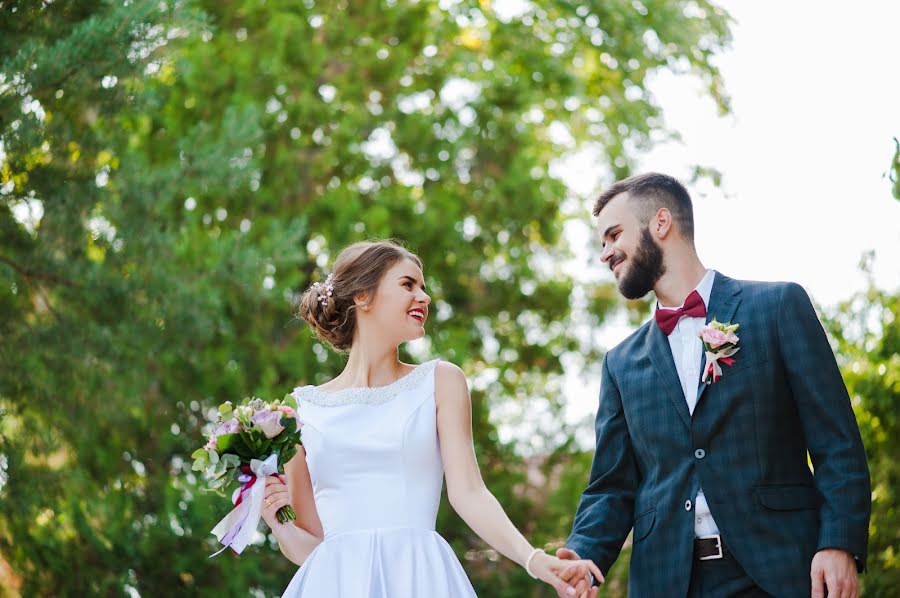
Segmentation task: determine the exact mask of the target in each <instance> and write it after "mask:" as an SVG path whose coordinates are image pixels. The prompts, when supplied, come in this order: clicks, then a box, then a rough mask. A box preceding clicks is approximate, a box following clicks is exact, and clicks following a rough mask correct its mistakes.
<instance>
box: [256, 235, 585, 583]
mask: <svg viewBox="0 0 900 598" xmlns="http://www.w3.org/2000/svg"><path fill="white" fill-rule="evenodd" d="M430 302H431V298H430V297H429V296H428V294H427V293H426V291H425V283H424V276H423V274H422V262H421V260H420V259H419V258H418V257H417V256H416V255H414V254H412V253H410V252H409V251H407V250H406V249H404V248H403V247H401V246H399V245H397V244H395V243H393V242H390V241H380V242H366V243H357V244H355V245H351V246H350V247H348V248H346V249H345V250H344V251H343V252H341V254H340V255H339V256H338V258H337V260H336V261H335V264H334V272H333V274H332V275H331V276H329V277H328V279H327V280H326V281H325V282H324V283H314V284H313V285H312V287H310V288H309V289H308V290H307V291H306V293H304V295H303V297H302V299H301V303H300V308H299V315H300V316H301V317H302V318H303V319H304V320H306V322H307V323H308V324H309V325H310V327H311V328H312V329H313V331H314V332H315V334H316V335H317V336H318V337H319V338H320V339H321V340H323V341H325V342H326V343H328V344H329V345H330V346H331V347H333V348H334V349H335V350H337V351H342V352H349V358H348V360H347V365H346V366H345V368H344V370H343V372H341V373H340V374H339V375H338V376H337V377H336V378H334V379H333V380H331V381H330V382H328V383H326V384H323V385H322V386H318V387H315V386H303V387H298V388H296V389H294V392H293V395H294V397H296V399H297V402H298V405H299V411H298V413H299V417H300V419H301V420H302V421H303V423H304V428H303V447H301V450H299V451H298V453H297V456H296V457H295V458H294V459H292V460H291V461H290V462H288V463H287V464H286V466H285V473H286V476H285V477H282V478H279V477H276V476H271V477H269V478H267V482H266V498H265V505H264V507H263V518H264V519H265V520H266V523H268V524H269V527H270V528H271V529H272V532H273V533H274V534H275V537H276V538H277V539H278V544H279V546H280V548H281V552H282V553H283V554H284V555H285V556H286V557H287V558H288V559H290V560H291V561H292V562H294V563H296V564H298V565H300V569H299V570H298V571H297V573H296V575H295V576H294V578H293V579H292V580H291V583H290V585H288V587H287V589H286V590H285V591H284V593H283V597H284V598H321V597H322V596H336V597H341V598H414V597H421V596H427V597H428V598H460V597H473V596H475V592H474V590H473V589H472V584H471V583H470V582H469V579H468V578H467V577H466V574H465V572H464V571H463V568H462V566H461V565H460V563H459V561H458V560H457V558H456V555H455V554H454V553H453V551H452V550H451V548H450V546H449V545H448V544H447V542H446V541H445V540H444V539H443V538H442V537H441V536H440V535H438V534H437V533H436V532H435V531H434V528H435V519H436V517H437V511H438V505H439V503H440V493H441V487H442V484H443V479H444V477H446V480H447V495H448V497H449V499H450V504H451V505H452V506H453V508H454V509H455V510H456V512H457V513H459V515H460V516H461V517H462V519H463V520H464V521H465V522H466V523H467V524H468V525H469V526H470V527H471V528H472V530H474V531H475V532H476V533H477V534H478V535H479V536H480V537H481V538H482V539H483V540H484V541H485V542H487V543H488V544H490V545H491V546H492V547H493V548H495V549H496V550H497V551H498V552H500V553H501V554H503V555H504V556H506V557H507V558H510V559H512V560H513V561H515V562H516V563H518V564H519V565H521V566H523V567H525V569H526V571H528V573H529V574H530V575H531V576H532V577H534V578H536V579H541V580H543V581H545V582H547V583H549V584H551V585H553V587H554V588H555V589H556V591H557V592H558V593H559V594H560V595H570V596H574V593H575V590H574V587H572V586H574V584H575V583H576V582H577V581H578V579H580V578H581V577H584V576H587V575H589V573H592V574H593V575H594V576H596V577H597V578H598V579H602V576H601V575H600V571H599V569H597V567H596V565H594V563H592V562H591V561H580V562H578V563H576V565H575V566H576V567H577V568H578V572H577V573H576V574H574V578H572V575H573V571H572V570H571V569H570V567H571V566H572V561H562V560H559V559H557V558H556V557H553V556H550V555H548V554H546V553H545V552H544V551H543V550H541V549H540V548H534V547H533V546H532V545H531V544H530V543H529V542H528V541H527V540H526V539H525V538H524V537H523V536H522V534H521V533H519V531H518V530H517V529H516V528H515V526H513V524H512V523H511V522H510V520H509V518H508V517H507V515H506V513H505V512H504V511H503V507H501V506H500V504H499V503H498V502H497V499H496V498H494V496H493V495H492V494H491V492H490V491H489V490H488V489H487V487H486V486H485V484H484V482H483V481H482V479H481V473H480V472H479V470H478V463H477V462H476V459H475V451H474V446H473V442H472V421H471V405H470V398H469V392H468V387H467V384H466V378H465V376H464V374H463V373H462V371H461V370H460V369H459V368H458V367H456V366H455V365H453V364H450V363H447V362H444V361H440V360H433V361H429V362H427V363H424V364H421V365H418V366H413V365H408V364H405V363H402V362H400V361H399V359H398V357H397V349H398V346H399V345H400V344H401V343H403V342H406V341H410V340H413V339H416V338H420V337H422V336H424V334H425V328H424V325H425V320H426V319H427V317H428V306H429V303H430ZM287 504H293V506H294V510H295V511H296V512H297V514H298V515H297V519H296V520H295V521H294V522H293V524H281V523H279V522H278V520H277V519H276V517H275V513H276V511H277V510H278V509H279V508H281V507H282V506H284V505H287ZM561 575H562V576H565V577H566V579H570V578H572V581H571V582H570V583H571V584H572V586H570V585H569V584H568V583H566V582H565V581H563V579H562V577H561Z"/></svg>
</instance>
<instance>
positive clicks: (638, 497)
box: [566, 272, 871, 598]
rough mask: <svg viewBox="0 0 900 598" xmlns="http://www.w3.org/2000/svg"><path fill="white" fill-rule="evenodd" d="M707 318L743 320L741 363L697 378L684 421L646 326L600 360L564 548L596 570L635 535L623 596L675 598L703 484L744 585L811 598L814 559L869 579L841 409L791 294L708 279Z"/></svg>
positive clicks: (816, 336)
mask: <svg viewBox="0 0 900 598" xmlns="http://www.w3.org/2000/svg"><path fill="white" fill-rule="evenodd" d="M707 313H708V315H707V319H708V320H712V319H713V318H716V319H717V320H718V321H719V322H732V323H737V324H740V329H739V330H738V336H739V337H740V343H739V346H740V351H738V353H737V354H736V355H735V361H736V363H735V364H734V365H733V366H730V367H729V366H724V365H723V366H722V369H723V376H722V378H721V379H720V380H719V381H718V382H716V383H715V384H712V385H711V386H706V385H705V384H700V383H699V380H698V392H699V393H700V396H699V399H698V402H697V406H696V407H695V409H694V413H693V416H692V415H691V414H690V413H689V412H688V407H687V403H686V402H685V399H684V395H683V391H682V390H681V384H680V382H679V379H678V373H677V371H676V369H675V363H674V361H673V359H672V353H671V350H670V348H669V344H668V339H667V338H666V336H665V334H664V333H663V332H662V331H661V330H660V328H659V326H657V325H656V323H655V322H654V321H652V320H651V321H650V322H647V323H646V324H644V325H643V326H642V327H641V328H640V329H638V330H637V331H636V332H634V333H633V334H632V335H631V336H629V337H628V338H627V339H626V340H625V341H623V342H622V343H620V344H619V345H618V346H616V347H615V348H613V349H612V350H610V351H609V352H608V353H607V354H606V357H605V358H604V360H603V373H602V380H601V390H600V406H599V409H598V411H597V420H596V432H597V449H596V452H595V454H594V461H593V465H592V468H591V476H590V482H589V485H588V487H587V489H586V490H585V491H584V493H583V494H582V497H581V503H580V505H579V507H578V511H577V513H576V515H575V523H574V527H573V530H572V534H571V535H570V537H569V539H568V540H567V542H566V545H567V546H568V547H569V548H571V549H573V550H575V551H576V552H577V553H578V554H579V555H580V556H581V557H582V558H588V559H592V560H593V561H594V562H595V563H597V565H598V566H599V567H600V569H601V570H602V571H604V572H607V571H608V570H609V568H610V566H611V565H612V563H613V562H614V561H615V560H616V558H617V557H618V555H619V552H620V550H621V548H622V544H623V542H624V541H625V538H626V537H627V535H628V532H629V531H630V530H631V529H632V528H633V529H634V535H633V549H632V556H631V570H630V575H629V581H628V590H629V595H630V596H632V597H637V598H642V597H645V596H647V597H655V596H686V595H687V591H688V584H689V581H690V575H691V566H692V550H693V538H694V511H693V505H691V507H690V509H687V508H686V506H687V505H686V502H687V501H691V503H693V501H694V498H695V497H696V495H697V489H698V488H699V487H701V486H702V488H703V492H704V495H705V496H706V499H707V502H708V503H709V507H710V510H711V512H712V515H713V517H714V518H715V520H716V523H717V525H718V527H719V530H720V532H721V534H722V538H723V541H724V542H725V543H726V544H727V545H728V548H729V549H730V550H731V552H732V553H733V554H734V556H735V557H736V558H737V560H738V561H739V562H740V563H741V565H742V566H743V568H744V569H745V570H746V572H747V574H748V575H750V576H751V577H752V578H753V579H754V580H755V581H756V583H757V584H758V585H759V586H760V587H762V588H763V589H764V590H765V591H766V592H768V593H770V594H772V595H774V596H779V597H781V596H787V597H794V596H797V597H800V596H804V597H808V596H809V595H810V591H811V588H810V575H809V570H810V562H811V561H812V557H813V555H814V554H815V552H816V551H817V550H819V549H823V548H840V549H843V550H846V551H847V552H849V553H851V554H852V555H854V557H855V558H856V559H857V565H858V567H859V569H860V570H863V569H864V568H865V559H866V545H867V543H868V523H869V513H870V492H871V491H870V480H869V470H868V465H867V464H866V456H865V451H864V449H863V445H862V440H861V439H860V435H859V428H858V427H857V424H856V419H855V417H854V415H853V410H852V408H851V406H850V398H849V396H848V394H847V390H846V387H845V386H844V383H843V380H842V378H841V374H840V371H839V370H838V367H837V364H836V363H835V359H834V355H833V353H832V351H831V347H830V346H829V344H828V340H827V338H826V336H825V332H824V330H823V329H822V325H821V324H820V323H819V320H818V318H817V316H816V313H815V311H814V309H813V306H812V304H811V302H810V300H809V297H808V296H807V294H806V292H805V291H804V290H803V288H802V287H800V286H799V285H797V284H794V283H765V282H748V281H738V280H733V279H731V278H728V277H725V276H723V275H721V274H720V273H718V272H717V273H716V277H715V281H714V283H713V289H712V294H711V296H710V302H709V306H708V310H707ZM698 350H699V349H698ZM701 448H702V449H704V451H705V455H704V454H703V453H702V452H699V453H695V451H696V449H701ZM807 451H808V452H809V456H810V457H811V460H812V464H813V467H814V470H815V475H813V472H812V471H810V468H809V466H808V462H807ZM698 455H702V456H701V457H698Z"/></svg>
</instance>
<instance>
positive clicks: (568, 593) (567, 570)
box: [530, 552, 603, 598]
mask: <svg viewBox="0 0 900 598" xmlns="http://www.w3.org/2000/svg"><path fill="white" fill-rule="evenodd" d="M530 569H531V572H532V573H534V574H535V575H536V576H537V577H538V579H540V580H541V581H545V582H547V583H548V584H550V585H551V586H553V587H554V589H555V590H556V593H557V594H558V595H559V596H562V597H566V598H583V597H590V598H593V597H594V596H596V595H597V592H598V588H593V589H592V588H591V585H590V583H589V582H588V581H587V580H588V576H589V575H590V574H593V575H594V578H595V579H599V580H601V581H602V580H603V575H602V574H601V573H600V569H599V568H598V567H597V565H595V564H594V563H593V562H592V561H588V560H579V561H570V560H562V559H559V558H557V557H555V556H551V555H549V554H546V553H544V552H539V553H538V554H536V555H535V556H534V558H533V559H532V560H531V564H530ZM582 580H584V583H582V584H581V587H582V588H586V589H585V590H584V591H582V593H581V594H576V590H575V586H576V585H577V584H578V582H579V581H582Z"/></svg>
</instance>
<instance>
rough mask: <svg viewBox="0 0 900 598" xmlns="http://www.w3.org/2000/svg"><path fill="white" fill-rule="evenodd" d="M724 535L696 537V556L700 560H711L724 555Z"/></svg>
mask: <svg viewBox="0 0 900 598" xmlns="http://www.w3.org/2000/svg"><path fill="white" fill-rule="evenodd" d="M723 554H724V553H723V545H722V536H720V535H719V534H715V535H714V536H704V537H702V538H695V539H694V558H695V559H697V560H698V561H711V560H714V559H720V558H722V556H723Z"/></svg>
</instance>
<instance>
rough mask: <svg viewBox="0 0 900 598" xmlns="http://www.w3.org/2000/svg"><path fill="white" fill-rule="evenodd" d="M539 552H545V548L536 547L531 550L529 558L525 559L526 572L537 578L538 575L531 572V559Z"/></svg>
mask: <svg viewBox="0 0 900 598" xmlns="http://www.w3.org/2000/svg"><path fill="white" fill-rule="evenodd" d="M539 552H544V550H543V549H542V548H535V549H534V550H532V551H531V554H529V555H528V558H527V559H525V572H526V573H528V575H530V576H531V577H532V578H534V579H537V578H538V576H537V575H535V574H534V573H532V572H531V569H530V567H531V559H533V558H534V556H535V555H536V554H537V553H539ZM545 554H546V553H545Z"/></svg>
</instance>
